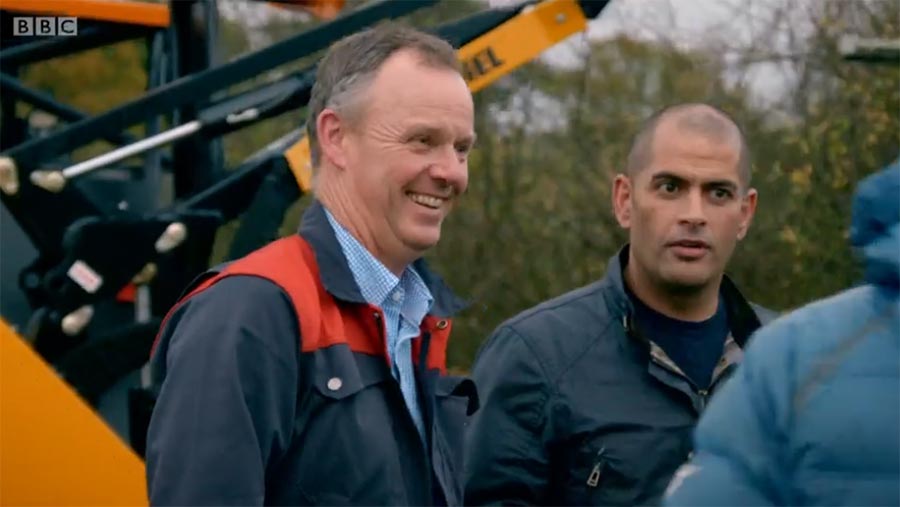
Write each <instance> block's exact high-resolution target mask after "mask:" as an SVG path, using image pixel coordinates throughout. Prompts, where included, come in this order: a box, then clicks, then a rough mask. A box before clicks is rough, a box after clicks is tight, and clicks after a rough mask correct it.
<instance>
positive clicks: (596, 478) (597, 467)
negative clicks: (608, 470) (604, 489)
mask: <svg viewBox="0 0 900 507" xmlns="http://www.w3.org/2000/svg"><path fill="white" fill-rule="evenodd" d="M604 452H606V447H603V448H601V449H600V450H599V451H597V458H596V460H595V461H596V462H595V463H594V468H593V469H592V470H591V475H589V476H588V480H587V485H588V486H590V487H592V488H596V487H597V485H598V484H600V472H602V471H603V453H604Z"/></svg>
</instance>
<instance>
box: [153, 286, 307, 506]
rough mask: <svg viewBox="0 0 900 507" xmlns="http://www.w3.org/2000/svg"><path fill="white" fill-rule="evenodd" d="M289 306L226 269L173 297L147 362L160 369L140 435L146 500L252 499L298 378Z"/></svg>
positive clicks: (288, 422)
mask: <svg viewBox="0 0 900 507" xmlns="http://www.w3.org/2000/svg"><path fill="white" fill-rule="evenodd" d="M294 314H295V311H294V309H293V306H292V305H291V303H290V302H289V299H288V297H287V295H286V294H284V292H282V291H281V289H280V288H278V287H277V286H275V285H274V284H272V283H270V282H268V281H265V280H263V279H260V278H251V277H230V278H225V279H223V280H221V281H219V282H218V283H217V284H215V285H213V286H212V287H210V288H209V289H207V290H206V291H204V292H201V293H200V294H198V295H196V296H194V297H193V298H192V299H190V300H188V301H187V302H186V303H185V304H183V305H182V306H181V307H180V308H179V309H178V310H177V311H176V312H175V313H173V315H172V317H171V318H170V320H169V323H168V324H167V325H166V328H165V329H163V335H162V336H161V341H160V347H159V348H158V349H157V351H156V353H155V355H156V357H154V358H153V359H152V361H153V362H155V363H156V364H157V366H158V367H159V368H160V369H161V370H164V377H163V380H162V382H161V385H160V386H159V393H158V396H157V402H156V405H155V408H154V411H153V414H152V417H151V421H150V427H149V430H148V434H147V457H146V463H147V466H146V473H147V485H148V494H149V497H150V502H151V504H152V505H262V504H263V502H264V498H265V493H266V492H265V483H266V471H267V467H268V464H269V463H272V462H273V461H274V460H277V459H278V457H279V456H280V455H281V453H283V451H284V450H285V448H286V447H287V446H288V441H289V438H290V435H291V428H292V421H293V419H294V411H295V403H296V396H297V378H298V365H297V363H298V346H299V339H298V337H299V334H298V333H299V332H298V331H297V320H296V317H295V316H294Z"/></svg>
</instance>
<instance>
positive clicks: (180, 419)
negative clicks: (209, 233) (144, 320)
mask: <svg viewBox="0 0 900 507" xmlns="http://www.w3.org/2000/svg"><path fill="white" fill-rule="evenodd" d="M473 125H474V124H473V102H472V96H471V93H470V91H469V89H468V86H467V85H466V82H465V80H464V79H463V77H462V76H461V74H460V72H459V69H458V64H457V57H456V54H455V52H454V50H453V48H452V47H451V46H450V45H449V44H447V43H446V42H445V41H443V40H441V39H438V38H435V37H433V36H431V35H427V34H424V33H422V32H418V31H415V30H412V29H409V28H405V27H403V26H401V25H396V24H393V23H386V24H382V25H379V26H378V27H377V28H372V29H368V30H365V31H363V32H360V33H358V34H355V35H352V36H350V37H348V38H346V39H344V40H342V41H340V42H338V43H337V44H335V45H334V46H333V47H332V48H331V49H330V50H329V51H328V53H327V54H326V55H325V57H324V58H323V60H322V61H321V63H320V64H319V67H318V71H317V78H316V84H315V86H314V88H313V91H312V98H311V100H310V104H309V119H308V123H307V128H308V134H309V139H310V147H311V154H312V163H313V167H314V188H315V197H316V198H315V199H314V201H313V202H312V204H311V205H310V206H309V207H308V209H307V210H306V213H305V214H304V217H303V222H302V224H301V226H300V231H299V233H298V234H296V235H292V236H289V237H286V238H283V239H281V240H278V241H275V242H274V243H272V244H270V245H268V246H266V247H263V248H262V249H260V250H258V251H256V252H253V253H251V254H250V255H248V256H247V257H244V258H241V259H238V260H236V261H234V262H232V263H230V264H228V265H227V266H223V267H221V269H217V270H213V271H211V272H210V273H208V274H207V275H206V276H203V277H201V278H200V279H198V281H197V283H196V285H194V286H193V287H191V290H190V291H189V293H188V294H187V296H186V297H185V298H184V299H183V300H182V301H180V302H179V303H178V304H177V305H176V306H175V308H173V310H172V311H171V312H170V313H169V315H168V316H167V318H166V321H165V322H164V323H163V326H162V330H161V332H160V336H159V339H158V342H157V344H156V345H155V346H154V352H153V357H152V361H151V366H152V372H153V376H154V381H155V383H156V385H157V387H158V389H159V392H158V398H157V404H156V407H155V409H154V412H153V416H152V419H151V423H150V428H149V433H148V437H147V479H148V489H149V494H150V500H151V503H152V504H154V505H163V504H166V505H198V504H201V505H270V504H277V505H432V504H439V505H460V504H461V503H462V478H461V474H462V467H461V461H462V438H463V422H464V420H465V417H466V415H467V412H471V411H474V410H475V409H476V408H477V397H476V396H475V390H474V385H473V384H472V382H471V380H468V379H464V378H459V377H452V376H447V375H446V368H445V364H444V359H445V357H446V349H447V340H448V338H449V334H450V329H451V318H452V316H453V315H454V313H455V312H457V311H458V310H459V309H461V307H462V304H461V302H460V300H458V299H457V298H456V297H455V296H454V295H453V294H452V293H451V291H450V289H449V288H448V287H447V286H445V285H444V284H443V282H442V281H441V279H440V278H439V277H438V276H437V275H436V274H434V273H433V272H431V271H430V270H429V269H428V267H427V266H426V265H425V263H424V261H423V260H422V259H421V257H422V256H423V254H424V253H425V252H426V251H427V250H428V249H429V248H431V247H432V246H434V245H435V244H436V243H437V242H438V240H439V239H440V236H441V225H442V222H443V220H444V218H445V217H446V216H447V214H448V213H449V212H450V210H451V209H452V208H453V206H454V204H455V203H456V200H457V199H458V198H459V196H460V195H461V194H462V193H463V192H464V191H465V189H466V184H467V181H468V161H467V158H468V153H469V150H470V148H471V147H472V143H473V142H474V137H475V134H474V132H473Z"/></svg>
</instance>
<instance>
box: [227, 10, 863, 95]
mask: <svg viewBox="0 0 900 507" xmlns="http://www.w3.org/2000/svg"><path fill="white" fill-rule="evenodd" d="M445 1H449V2H452V1H453V0H445ZM518 1H519V0H487V1H486V3H488V4H490V5H491V6H501V5H508V4H511V3H518ZM820 1H821V0H611V2H610V3H609V5H608V6H607V7H606V8H605V9H604V10H603V12H602V13H601V14H600V15H599V16H598V17H597V18H596V19H594V20H592V21H590V23H589V26H588V30H587V32H586V33H585V34H576V35H574V36H572V37H571V38H570V39H568V40H567V41H565V42H564V43H562V44H558V45H557V46H554V47H553V48H550V49H548V50H547V51H546V52H545V53H544V54H543V55H542V56H541V58H542V59H544V60H545V61H548V62H551V63H554V64H559V65H567V64H571V63H573V62H575V61H576V60H575V58H574V55H575V54H576V51H577V49H578V48H579V47H582V48H583V47H584V44H585V38H586V37H589V38H590V39H601V40H602V39H606V38H610V37H615V36H617V35H620V34H623V33H624V34H627V35H628V36H630V37H634V38H639V39H645V40H660V38H664V39H665V40H666V41H667V42H670V43H674V44H676V45H678V46H681V47H686V48H687V47H695V46H705V47H715V48H719V49H720V50H722V51H723V52H724V54H726V55H727V54H728V51H727V50H725V49H724V48H726V47H728V46H730V47H734V48H744V47H747V46H751V45H761V44H763V45H766V46H767V47H769V48H772V49H778V50H782V49H786V46H787V43H788V37H787V35H788V33H789V30H787V28H788V26H784V27H775V30H774V35H773V30H772V28H773V27H771V26H768V25H767V24H766V23H768V21H769V20H770V19H771V16H769V15H768V14H769V13H770V12H771V9H773V8H776V7H785V6H786V7H788V8H789V12H792V13H794V15H792V16H790V17H789V19H788V20H786V24H789V25H790V28H791V30H794V31H795V33H801V34H802V33H803V31H804V30H805V29H807V27H805V26H804V19H805V16H804V11H805V10H806V9H809V8H810V6H811V5H815V4H814V2H820ZM847 1H853V0H847ZM220 10H221V13H222V15H223V16H225V17H227V18H229V19H238V20H240V21H241V22H242V23H244V24H245V26H248V28H251V39H252V40H254V42H256V44H254V45H255V46H260V45H265V44H266V41H265V39H266V37H265V35H264V33H260V32H259V31H258V30H252V29H253V28H257V29H258V28H260V27H262V26H264V24H265V21H266V20H267V19H268V18H269V17H270V16H273V15H275V16H285V15H289V14H288V13H287V12H285V10H283V9H277V8H274V7H272V6H270V5H267V4H266V3H264V2H259V3H252V2H221V3H220ZM781 28H784V29H781ZM254 31H255V32H256V33H252V32H254ZM763 34H765V35H764V36H763ZM744 70H746V73H741V74H738V73H736V72H734V73H731V74H729V75H728V76H726V77H727V78H729V79H746V80H747V82H748V83H749V84H750V85H751V90H752V91H753V97H754V99H755V100H756V102H757V103H758V104H760V105H766V104H769V103H771V102H774V101H775V100H777V99H778V98H779V97H780V95H781V92H782V91H783V90H784V89H785V84H786V83H787V82H789V80H790V79H792V73H791V72H790V68H789V67H788V66H786V65H781V66H779V65H774V64H770V63H764V64H758V65H755V66H753V67H751V68H749V69H744Z"/></svg>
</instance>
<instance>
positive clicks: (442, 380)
mask: <svg viewBox="0 0 900 507" xmlns="http://www.w3.org/2000/svg"><path fill="white" fill-rule="evenodd" d="M434 395H435V413H434V429H433V432H432V441H433V448H434V449H433V454H432V455H433V459H434V461H435V471H436V472H437V473H438V474H440V475H441V476H442V477H439V479H440V480H441V483H442V484H443V485H444V489H445V493H446V495H447V503H448V504H449V505H461V504H462V498H463V497H462V494H463V491H462V483H463V472H464V470H463V467H464V462H463V437H464V434H465V426H466V420H467V418H468V416H470V415H471V414H473V413H475V411H476V410H477V409H478V393H477V390H476V389H475V383H474V382H473V381H472V380H471V379H468V378H465V377H456V376H444V377H438V378H437V379H435V391H434Z"/></svg>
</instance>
